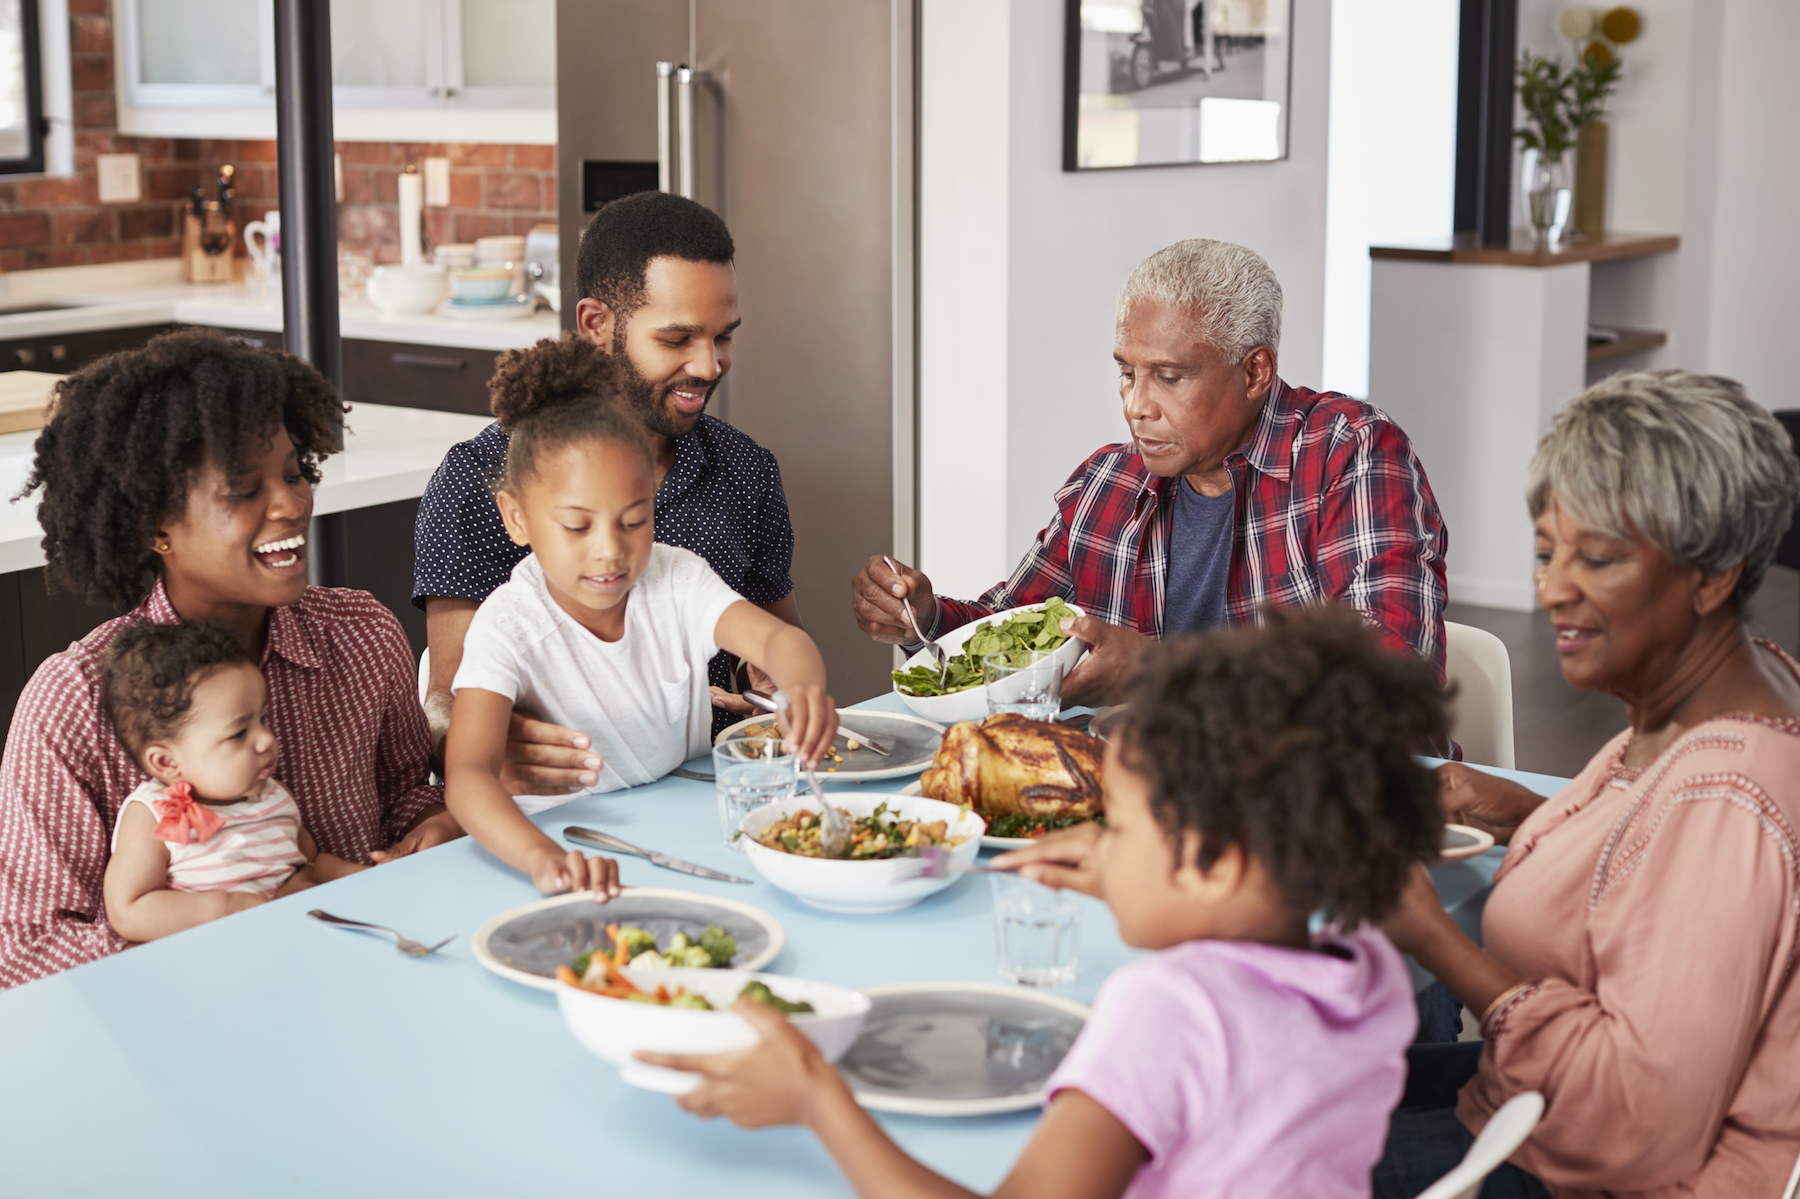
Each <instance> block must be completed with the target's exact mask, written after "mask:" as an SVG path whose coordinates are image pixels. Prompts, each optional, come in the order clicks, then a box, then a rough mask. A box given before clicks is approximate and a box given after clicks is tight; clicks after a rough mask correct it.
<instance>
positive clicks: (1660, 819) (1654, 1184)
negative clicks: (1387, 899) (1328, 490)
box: [1375, 371, 1800, 1199]
mask: <svg viewBox="0 0 1800 1199" xmlns="http://www.w3.org/2000/svg"><path fill="white" fill-rule="evenodd" d="M1527 499H1528V502H1529V504H1530V508H1531V513H1532V516H1533V518H1534V519H1535V520H1536V522H1537V561H1538V567H1537V593H1538V602H1539V603H1540V604H1541V605H1542V606H1543V608H1544V610H1545V611H1546V612H1548V613H1549V614H1550V619H1551V622H1552V623H1553V624H1554V625H1555V627H1556V634H1557V637H1556V640H1557V649H1558V650H1559V651H1560V654H1561V657H1562V671H1563V677H1564V678H1566V679H1567V680H1568V681H1569V682H1570V683H1572V684H1573V685H1574V686H1576V687H1581V688H1583V689H1586V690H1592V691H1604V692H1606V693H1608V694H1610V695H1616V696H1618V697H1619V698H1620V699H1622V700H1624V701H1625V705H1626V710H1627V712H1628V714H1629V715H1630V718H1631V727H1630V728H1628V729H1626V730H1625V731H1624V732H1622V733H1620V734H1619V735H1618V736H1617V737H1614V738H1613V739H1612V741H1611V742H1610V743H1608V744H1607V746H1606V747H1605V748H1604V749H1602V750H1601V751H1600V753H1599V754H1598V755H1597V756H1596V757H1595V758H1594V760H1593V761H1591V762H1590V763H1588V765H1587V768H1586V769H1584V770H1583V771H1582V772H1581V773H1580V774H1579V775H1577V776H1576V777H1575V779H1574V780H1573V781H1572V782H1570V784H1569V785H1568V786H1566V787H1564V788H1563V789H1562V790H1561V791H1560V792H1558V793H1557V794H1556V795H1554V796H1552V797H1551V798H1549V799H1548V800H1543V801H1539V800H1538V799H1537V797H1536V796H1533V795H1531V794H1529V793H1528V792H1526V791H1525V790H1524V788H1522V787H1520V786H1518V785H1517V784H1514V783H1509V782H1504V781H1502V780H1498V779H1495V778H1494V777H1493V776H1490V775H1483V774H1479V772H1474V771H1467V770H1461V769H1458V768H1452V767H1446V768H1445V770H1446V771H1448V772H1449V778H1448V781H1449V783H1450V784H1451V785H1450V786H1449V787H1447V788H1446V789H1445V796H1444V802H1445V804H1446V806H1447V807H1448V808H1449V809H1450V815H1451V817H1452V819H1456V818H1463V819H1476V820H1480V821H1482V822H1483V823H1486V824H1488V825H1489V826H1490V827H1493V828H1495V829H1496V830H1497V831H1498V832H1500V833H1501V834H1503V835H1509V838H1510V842H1511V845H1510V848H1509V849H1508V851H1507V855H1506V861H1505V863H1504V864H1503V865H1502V866H1501V867H1500V870H1499V872H1498V873H1497V874H1496V875H1495V881H1494V890H1493V894H1492V895H1491V896H1489V898H1488V901H1487V908H1486V911H1485V914H1484V915H1483V917H1482V931H1483V933H1484V934H1485V936H1484V940H1485V946H1477V945H1475V944H1474V943H1473V942H1472V941H1470V940H1469V938H1467V937H1465V936H1464V935H1463V934H1462V932H1461V931H1460V930H1459V929H1458V928H1457V926H1456V925H1455V924H1454V923H1453V922H1452V921H1451V920H1450V918H1449V916H1448V915H1446V914H1445V912H1444V909H1443V907H1442V906H1441V905H1440V904H1439V903H1438V899H1437V895H1436V893H1435V892H1433V891H1432V889H1431V883H1430V879H1429V876H1427V875H1425V874H1424V872H1423V870H1422V869H1420V870H1418V871H1417V872H1416V874H1415V879H1414V883H1413V885H1412V887H1411V889H1410V890H1409V892H1408V895H1407V898H1406V899H1405V901H1404V902H1403V904H1402V908H1401V912H1400V914H1399V915H1397V916H1395V917H1393V918H1391V919H1390V922H1389V923H1388V925H1387V930H1388V933H1389V935H1390V936H1391V937H1392V938H1393V940H1394V943H1395V944H1396V945H1398V946H1399V947H1400V948H1401V949H1403V950H1406V951H1408V952H1410V953H1412V954H1413V956H1414V957H1416V958H1417V959H1418V961H1419V964H1420V965H1422V966H1424V967H1425V968H1426V969H1428V970H1430V971H1431V972H1432V973H1433V974H1435V975H1437V977H1438V978H1440V979H1442V980H1443V981H1444V982H1445V983H1446V984H1447V985H1448V986H1449V987H1450V989H1451V990H1452V991H1453V992H1455V993H1456V995H1457V997H1458V998H1459V999H1461V1000H1462V1001H1463V1003H1464V1004H1465V1005H1466V1006H1467V1007H1468V1008H1469V1010H1470V1011H1472V1012H1477V1013H1480V1014H1481V1016H1482V1030H1483V1032H1484V1033H1485V1041H1484V1042H1464V1043H1459V1044H1451V1045H1418V1046H1414V1047H1413V1049H1412V1050H1411V1052H1410V1055H1409V1056H1410V1059H1411V1061H1410V1064H1411V1071H1410V1075H1409V1078H1408V1081H1407V1090H1406V1097H1405V1099H1404V1100H1403V1101H1402V1105H1401V1108H1400V1110H1399V1111H1398V1112H1396V1113H1395V1115H1394V1120H1393V1125H1392V1128H1391V1130H1390V1133H1389V1139H1388V1151H1387V1156H1386V1158H1385V1159H1384V1160H1383V1162H1382V1163H1381V1165H1380V1167H1379V1168H1378V1169H1377V1170H1376V1173H1375V1194H1376V1196H1377V1197H1378V1199H1400V1197H1403V1196H1410V1195H1416V1194H1418V1193H1419V1191H1420V1190H1422V1189H1423V1188H1424V1187H1425V1185H1426V1184H1427V1183H1429V1182H1430V1181H1432V1180H1433V1179H1436V1178H1437V1177H1439V1176H1440V1175H1442V1174H1443V1173H1444V1172H1445V1171H1446V1170H1447V1169H1449V1168H1450V1166H1452V1165H1454V1164H1455V1163H1456V1161H1457V1160H1458V1159H1460V1158H1461V1156H1462V1154H1463V1152H1464V1151H1465V1150H1466V1149H1467V1148H1468V1146H1469V1144H1470V1142H1471V1141H1473V1139H1474V1136H1475V1134H1477V1133H1479V1132H1480V1131H1481V1130H1482V1128H1483V1126H1484V1125H1485V1124H1486V1123H1487V1121H1488V1120H1489V1119H1490V1118H1491V1117H1492V1116H1493V1114H1494V1112H1495V1110H1496V1109H1498V1108H1499V1107H1500V1105H1501V1104H1502V1103H1504V1102H1505V1101H1506V1100H1507V1099H1508V1098H1510V1097H1511V1096H1513V1095H1516V1094H1518V1093H1520V1092H1521V1091H1538V1092H1541V1093H1542V1094H1543V1096H1544V1098H1545V1101H1546V1107H1545V1110H1544V1117H1543V1121H1542V1122H1541V1123H1540V1124H1539V1125H1538V1126H1537V1129H1536V1131H1535V1132H1533V1133H1532V1135H1531V1137H1530V1139H1529V1140H1527V1141H1526V1142H1525V1144H1524V1145H1523V1146H1522V1147H1521V1148H1520V1149H1519V1151H1518V1152H1516V1153H1514V1154H1513V1156H1512V1158H1511V1161H1510V1163H1509V1164H1507V1165H1505V1166H1503V1167H1502V1168H1501V1169H1500V1170H1499V1171H1497V1172H1496V1173H1495V1174H1494V1175H1492V1176H1491V1177H1490V1178H1489V1179H1488V1181H1487V1184H1486V1188H1485V1189H1484V1190H1483V1191H1482V1194H1483V1196H1484V1197H1485V1199H1497V1197H1500V1196H1508V1197H1510V1196H1531V1195H1543V1194H1544V1193H1545V1191H1546V1188H1547V1189H1548V1191H1549V1193H1551V1194H1554V1195H1557V1196H1584V1197H1585V1196H1598V1195H1607V1196H1625V1195H1629V1196H1634V1197H1643V1199H1647V1197H1649V1196H1657V1197H1659V1199H1675V1197H1676V1196H1683V1197H1685V1199H1738V1197H1739V1196H1751V1195H1769V1196H1773V1195H1777V1194H1779V1193H1780V1191H1781V1187H1782V1184H1783V1183H1784V1182H1785V1180H1786V1179H1787V1177H1788V1171H1789V1170H1790V1169H1792V1168H1793V1164H1794V1158H1795V1155H1796V1154H1797V1153H1800V1104H1797V1103H1796V1098H1795V1097H1796V1095H1797V1094H1800V1088H1797V1087H1796V1083H1795V1073H1794V1062H1795V1056H1794V1055H1795V1046H1796V1044H1797V1043H1800V983H1797V982H1796V979H1795V966H1796V965H1797V964H1800V664H1796V663H1795V661H1794V660H1793V659H1792V658H1790V657H1788V656H1787V655H1786V654H1785V653H1783V652H1782V651H1781V650H1780V649H1777V648H1776V647H1775V646H1773V645H1770V644H1769V643H1767V642H1761V641H1756V640H1754V639H1752V638H1751V636H1750V633H1749V631H1748V630H1747V629H1746V628H1745V623H1744V607H1745V604H1746V603H1747V601H1748V600H1749V599H1750V597H1751V595H1753V594H1754V593H1755V591H1756V587H1757V584H1759V583H1760V582H1762V579H1763V575H1764V573H1765V572H1766V571H1767V569H1768V566H1769V563H1770V560H1771V559H1772V558H1773V557H1774V555H1775V547H1776V545H1777V544H1778V543H1779V542H1780V540H1781V535H1782V531H1783V530H1784V529H1786V528H1787V526H1788V522H1789V520H1790V518H1791V517H1792V516H1793V514H1794V504H1795V501H1796V500H1797V499H1800V465H1797V464H1796V462H1795V460H1794V451H1793V448H1792V446H1791V445H1790V443H1789V441H1788V437H1787V434H1786V433H1785V432H1783V430H1782V427H1781V425H1780V424H1779V423H1777V422H1776V421H1775V419H1774V418H1773V417H1771V416H1770V415H1769V414H1768V413H1767V412H1766V411H1764V410H1763V409H1761V408H1759V407H1758V406H1757V405H1756V404H1754V403H1752V402H1751V401H1750V399H1749V398H1748V397H1747V396H1745V394H1744V390H1743V388H1741V387H1739V386H1738V385H1737V384H1736V383H1733V382H1732V381H1731V380H1729V379H1720V378H1715V377H1711V376H1706V375H1692V374H1686V373H1683V372H1678V371H1656V372H1644V373H1638V374H1630V375H1617V376H1614V377H1613V378H1611V379H1608V380H1606V381H1605V382H1602V383H1600V384H1599V385H1597V386H1595V387H1593V388H1590V389H1589V390H1588V391H1587V392H1586V393H1585V394H1584V395H1582V396H1580V397H1579V398H1577V399H1576V400H1575V401H1574V402H1573V403H1571V404H1570V405H1569V408H1568V410H1567V411H1565V412H1564V413H1563V414H1562V415H1561V416H1559V417H1557V418H1556V423H1555V425H1554V426H1553V427H1552V428H1551V430H1550V433H1549V434H1548V435H1547V436H1546V437H1545V438H1544V440H1543V442H1542V443H1541V444H1540V445H1539V446H1538V452H1537V459H1536V461H1534V462H1533V463H1532V467H1531V474H1530V479H1529V482H1528V486H1527Z"/></svg>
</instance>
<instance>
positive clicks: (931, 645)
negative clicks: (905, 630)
mask: <svg viewBox="0 0 1800 1199" xmlns="http://www.w3.org/2000/svg"><path fill="white" fill-rule="evenodd" d="M881 560H882V561H883V562H886V563H887V568H888V569H889V570H891V571H893V572H894V573H895V574H896V575H898V574H899V573H900V568H899V567H898V566H895V565H894V560H893V559H892V558H890V557H888V556H887V555H886V554H883V555H881ZM900 606H901V607H902V608H905V609H906V619H907V621H908V623H910V624H911V625H912V630H913V635H914V636H915V637H917V638H918V639H919V640H920V641H922V642H924V643H925V652H926V653H927V654H929V655H930V656H931V660H932V661H933V662H936V663H937V668H938V686H939V687H946V686H948V685H949V683H950V656H949V655H948V654H946V653H945V652H944V647H943V646H941V645H939V644H938V643H937V642H935V641H933V640H932V639H931V638H929V637H927V636H926V635H925V630H924V629H921V628H920V627H919V618H918V616H917V615H915V614H914V613H913V606H912V600H910V599H908V598H907V597H906V596H904V595H903V596H901V597H900Z"/></svg>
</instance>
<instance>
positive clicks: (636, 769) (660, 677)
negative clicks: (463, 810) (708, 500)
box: [451, 542, 742, 814]
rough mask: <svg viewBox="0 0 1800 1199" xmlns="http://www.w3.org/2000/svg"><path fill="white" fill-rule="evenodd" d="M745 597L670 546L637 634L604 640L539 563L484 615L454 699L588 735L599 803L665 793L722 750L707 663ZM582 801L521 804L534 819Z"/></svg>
mask: <svg viewBox="0 0 1800 1199" xmlns="http://www.w3.org/2000/svg"><path fill="white" fill-rule="evenodd" d="M741 598H742V597H741V596H739V595H738V593H737V592H735V591H733V590H732V589H731V588H730V587H728V586H726V584H725V580H723V579H721V578H720V577H719V576H718V575H717V574H715V573H713V568H712V567H710V566H708V565H707V564H706V559H704V558H702V557H700V555H698V554H696V553H694V552H693V551H691V550H684V549H680V548H677V547H676V546H672V545H663V544H662V543H661V542H658V543H657V544H656V545H655V547H654V548H652V549H651V551H650V564H649V565H648V566H647V567H645V568H644V573H643V575H642V576H640V577H639V578H638V581H637V583H636V584H635V585H634V586H633V587H632V589H631V592H630V594H629V596H628V597H627V599H626V601H625V635H624V636H623V637H621V638H619V640H617V641H611V642H608V641H602V640H600V638H598V637H596V636H594V634H593V633H591V632H589V631H588V630H587V629H585V628H583V627H582V625H581V624H580V623H579V622H578V621H576V619H575V618H574V617H572V616H570V615H569V614H568V613H567V612H564V611H563V610H562V608H561V607H559V606H558V605H557V603H556V600H554V599H553V598H551V595H550V591H549V588H548V585H547V584H546V583H545V581H544V569H543V567H541V566H539V565H538V560H537V555H536V554H532V555H530V556H528V557H526V559H525V560H524V561H522V562H520V563H519V564H518V565H517V566H515V567H514V568H513V572H512V578H511V579H510V580H508V581H507V582H505V583H502V584H501V585H500V586H499V587H497V588H495V590H494V592H493V594H492V595H490V596H488V597H487V599H486V600H485V601H483V602H482V605H481V607H480V608H479V609H478V610H477V611H476V613H475V619H474V621H473V622H472V623H471V624H470V625H469V633H468V636H467V637H465V638H464V639H463V658H462V665H460V666H458V667H457V670H456V681H455V682H454V683H452V684H451V689H452V690H454V691H461V690H462V689H463V688H465V687H476V688H479V689H480V690H483V691H492V692H494V693H495V694H496V695H504V696H505V697H506V698H507V699H509V700H511V701H512V702H513V703H514V704H516V705H518V706H520V707H523V708H528V709H530V710H531V711H533V712H536V713H537V714H538V715H540V716H542V717H543V718H544V719H545V720H548V721H549V722H550V723H552V724H560V725H562V726H563V727H565V728H571V729H579V730H580V731H581V732H584V733H586V734H587V735H588V736H589V737H591V738H592V739H593V747H594V751H595V752H596V753H598V754H599V755H600V758H601V761H602V762H603V765H602V766H601V768H600V781H599V782H597V783H595V784H594V785H593V786H592V787H590V788H588V792H589V793H594V792H601V791H618V790H621V789H622V788H625V787H636V786H641V785H642V784H644V783H653V782H655V781H656V780H657V779H659V778H662V777H663V776H664V775H666V774H668V773H669V772H670V771H671V770H673V769H675V768H676V767H677V766H679V765H681V764H682V763H683V762H685V761H687V760H688V759H689V758H691V757H694V756H695V755H697V754H702V753H705V752H706V751H707V749H708V748H709V747H710V745H711V743H712V693H711V692H710V691H708V690H707V678H706V664H707V662H708V660H710V659H711V658H712V656H713V655H714V654H716V653H718V652H719V647H718V645H717V644H716V643H715V642H714V640H713V637H714V635H715V633H716V631H717V629H718V626H719V618H720V617H721V616H723V615H724V614H725V609H727V608H729V607H730V606H731V605H732V604H735V603H737V602H738V600H739V599H741ZM574 798H575V796H573V795H521V796H519V797H518V802H519V807H520V808H522V809H524V811H525V812H526V813H527V814H530V813H533V812H541V811H543V810H544V809H546V808H552V807H555V806H556V805H557V804H560V803H565V802H567V801H568V800H571V799H574Z"/></svg>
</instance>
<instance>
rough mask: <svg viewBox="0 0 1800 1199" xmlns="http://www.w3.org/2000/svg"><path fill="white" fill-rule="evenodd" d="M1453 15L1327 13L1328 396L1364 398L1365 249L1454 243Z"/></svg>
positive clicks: (1367, 4) (1396, 2) (1444, 8)
mask: <svg viewBox="0 0 1800 1199" xmlns="http://www.w3.org/2000/svg"><path fill="white" fill-rule="evenodd" d="M1457 10H1458V5H1457V2H1456V0H1337V2H1336V3H1335V4H1334V5H1333V6H1332V12H1331V135H1330V166H1329V180H1328V184H1327V188H1326V208H1325V366H1324V374H1323V376H1322V381H1323V383H1324V385H1325V386H1326V387H1328V388H1330V389H1332V390H1333V391H1342V392H1345V393H1346V394H1349V395H1353V396H1367V395H1368V394H1369V247H1370V246H1374V245H1404V244H1407V243H1410V242H1422V241H1431V240H1433V239H1436V238H1442V237H1448V236H1450V229H1451V225H1452V224H1453V218H1454V215H1455V214H1454V205H1455V199H1456V55H1457ZM1397 62H1400V63H1405V64H1406V67H1405V69H1404V70H1395V69H1394V64H1395V63H1397Z"/></svg>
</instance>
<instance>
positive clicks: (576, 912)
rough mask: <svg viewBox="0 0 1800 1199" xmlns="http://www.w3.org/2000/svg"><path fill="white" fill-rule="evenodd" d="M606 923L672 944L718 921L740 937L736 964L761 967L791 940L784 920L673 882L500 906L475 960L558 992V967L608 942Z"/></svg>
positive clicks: (481, 933) (479, 940) (479, 934)
mask: <svg viewBox="0 0 1800 1199" xmlns="http://www.w3.org/2000/svg"><path fill="white" fill-rule="evenodd" d="M608 924H635V925H637V926H639V927H640V928H645V929H648V930H649V931H650V932H651V933H653V934H655V936H656V940H657V943H658V944H659V945H661V944H667V943H668V939H669V938H670V937H672V936H674V935H675V934H676V933H677V932H686V933H689V934H690V935H695V934H698V933H699V931H700V930H701V929H703V928H705V927H706V926H707V925H708V924H717V925H720V926H721V927H723V928H724V929H725V931H726V932H728V933H730V934H731V935H732V936H734V937H736V938H737V942H738V956H737V957H736V958H734V959H733V960H732V962H731V968H732V969H733V970H760V969H762V968H763V967H764V966H767V965H768V964H769V963H770V962H772V961H774V960H775V958H776V957H777V955H779V954H780V953H781V947H782V946H783V945H785V944H787V933H786V932H785V931H783V929H782V927H781V922H780V921H779V920H776V919H775V917H773V916H771V915H769V914H768V913H767V912H765V911H763V910H762V909H761V908H758V907H752V906H751V905H749V904H747V903H739V902H738V901H737V900H735V899H721V898H719V897H718V896H716V895H702V894H700V892H698V891H682V890H678V889H676V888H673V887H626V888H625V890H624V892H623V893H621V894H620V895H619V897H618V898H617V899H614V900H612V901H610V902H608V903H599V904H597V903H595V902H594V899H593V896H591V895H552V896H551V897H550V898H549V899H540V900H538V901H537V902H536V903H528V904H526V905H524V906H523V907H517V908H514V909H512V910H511V911H510V912H502V913H500V914H499V915H498V916H495V917H494V918H493V919H492V920H490V921H488V922H487V923H486V924H484V925H482V926H481V927H480V928H478V929H476V930H475V939H474V944H475V960H476V961H478V962H480V963H481V964H482V965H483V966H485V967H487V968H488V969H489V970H491V971H493V972H494V973H495V974H498V975H499V976H500V977H501V978H507V979H511V980H512V981H513V982H516V983H522V984H524V985H525V986H527V987H535V988H537V989H538V990H540V991H554V990H556V968H557V967H558V966H566V965H569V964H571V963H572V962H574V960H575V959H576V958H577V957H578V956H580V955H581V954H583V953H585V952H587V951H588V950H590V949H598V948H602V947H604V946H605V945H606V944H607V940H606V926H607V925H608Z"/></svg>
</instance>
